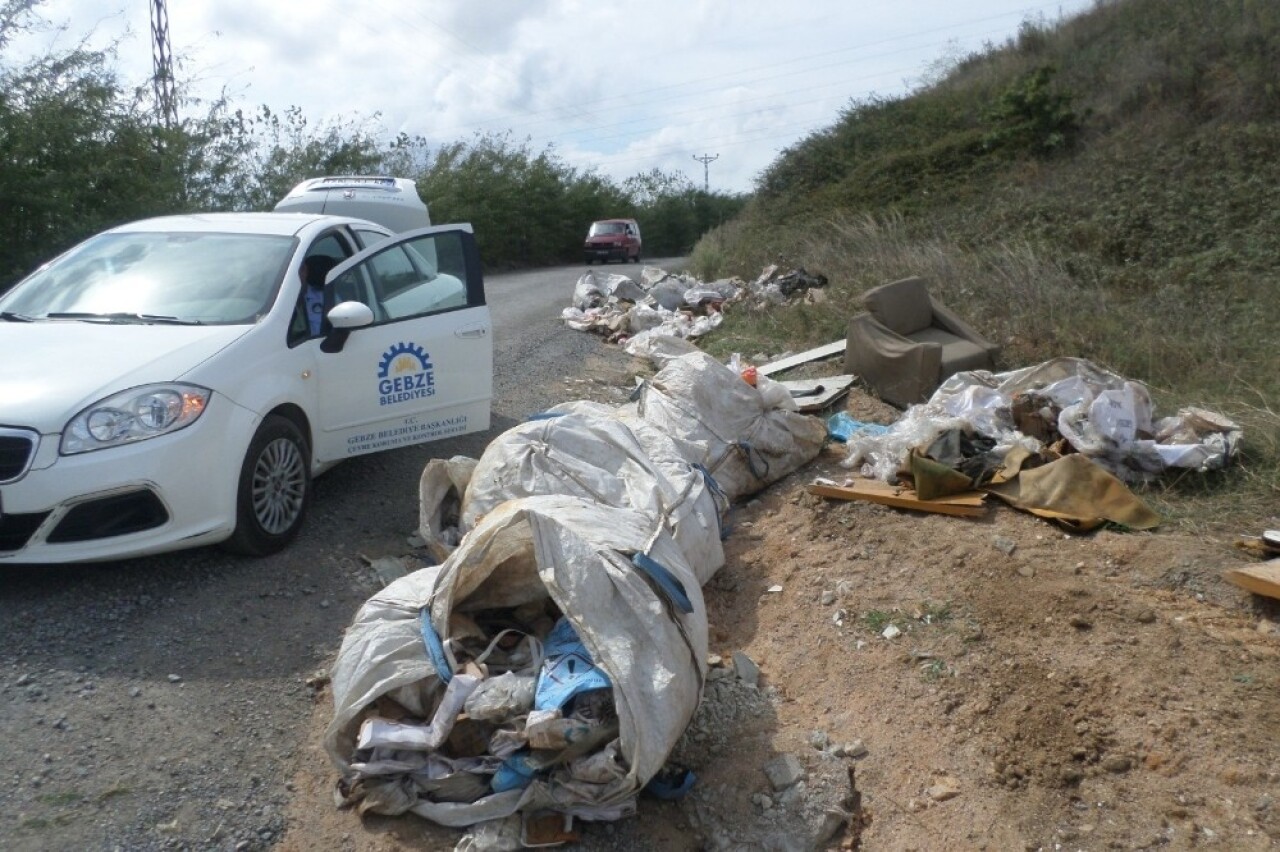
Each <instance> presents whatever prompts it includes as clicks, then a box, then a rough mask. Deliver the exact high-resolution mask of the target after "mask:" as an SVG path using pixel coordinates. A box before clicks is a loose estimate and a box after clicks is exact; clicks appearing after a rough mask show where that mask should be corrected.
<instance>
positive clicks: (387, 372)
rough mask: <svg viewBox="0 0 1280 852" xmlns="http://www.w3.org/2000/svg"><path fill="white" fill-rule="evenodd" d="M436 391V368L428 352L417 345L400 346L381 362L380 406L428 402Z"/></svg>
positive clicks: (384, 356)
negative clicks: (424, 400) (421, 400)
mask: <svg viewBox="0 0 1280 852" xmlns="http://www.w3.org/2000/svg"><path fill="white" fill-rule="evenodd" d="M435 392H436V376H435V368H434V367H433V366H432V365H431V356H430V355H428V354H427V350H425V349H423V348H422V347H421V346H419V345H417V344H416V343H397V344H395V345H394V346H392V347H391V348H390V349H388V350H387V351H386V352H383V353H382V358H381V359H380V360H379V361H378V404H379V405H394V404H396V403H397V402H408V401H409V400H411V399H425V398H427V397H429V396H434V395H435Z"/></svg>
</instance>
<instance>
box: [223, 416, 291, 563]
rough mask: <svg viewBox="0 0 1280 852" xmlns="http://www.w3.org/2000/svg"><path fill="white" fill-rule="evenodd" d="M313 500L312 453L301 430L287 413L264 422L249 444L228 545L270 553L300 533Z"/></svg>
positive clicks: (244, 551) (255, 553)
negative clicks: (232, 531) (286, 416)
mask: <svg viewBox="0 0 1280 852" xmlns="http://www.w3.org/2000/svg"><path fill="white" fill-rule="evenodd" d="M310 502H311V454H310V451H309V449H308V447H307V439H306V438H305V437H303V434H302V431H301V430H300V429H299V428H298V427H297V426H296V425H295V424H294V423H293V421H291V420H289V419H288V418H285V417H280V416H278V415H271V416H269V417H267V418H266V419H265V420H263V421H262V425H261V426H259V427H258V431H257V432H256V433H255V434H254V436H253V441H251V442H250V443H249V450H248V452H246V453H245V456H244V463H243V464H242V465H241V466H240V480H239V485H238V490H237V493H236V529H235V532H234V533H232V534H231V538H230V539H228V540H227V542H226V544H225V546H226V548H227V549H228V550H231V551H234V552H236V553H242V554H245V555H248V556H266V555H268V554H271V553H276V552H277V551H280V550H283V549H284V548H285V547H286V546H287V545H288V544H289V542H291V541H293V540H294V538H296V537H297V535H298V531H299V530H300V529H302V520H303V518H304V517H306V514H307V506H308V505H309V504H310Z"/></svg>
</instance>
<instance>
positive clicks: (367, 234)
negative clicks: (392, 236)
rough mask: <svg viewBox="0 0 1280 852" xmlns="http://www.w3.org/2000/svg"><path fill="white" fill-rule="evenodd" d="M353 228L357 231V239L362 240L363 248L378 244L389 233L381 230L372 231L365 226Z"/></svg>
mask: <svg viewBox="0 0 1280 852" xmlns="http://www.w3.org/2000/svg"><path fill="white" fill-rule="evenodd" d="M353 230H354V231H355V233H356V239H357V240H359V241H360V247H361V248H369V246H373V245H377V244H378V243H380V242H382V241H383V240H385V239H386V238H387V235H386V234H384V233H382V232H381V231H370V230H368V229H365V228H355V229H353Z"/></svg>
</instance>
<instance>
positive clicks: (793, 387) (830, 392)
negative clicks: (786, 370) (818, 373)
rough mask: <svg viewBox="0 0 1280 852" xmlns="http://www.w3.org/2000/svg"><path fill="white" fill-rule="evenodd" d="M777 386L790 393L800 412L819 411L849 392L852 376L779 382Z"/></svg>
mask: <svg viewBox="0 0 1280 852" xmlns="http://www.w3.org/2000/svg"><path fill="white" fill-rule="evenodd" d="M779 384H780V385H782V386H783V387H785V388H786V389H787V390H789V391H791V398H792V399H794V400H795V401H796V407H797V408H799V409H800V410H801V411H819V410H821V409H823V408H826V407H827V406H828V405H830V404H831V403H832V402H834V401H836V400H837V399H839V398H840V397H842V396H844V394H846V393H848V392H849V386H850V385H852V384H853V376H850V375H845V376H827V377H825V378H821V379H796V380H794V381H789V382H779Z"/></svg>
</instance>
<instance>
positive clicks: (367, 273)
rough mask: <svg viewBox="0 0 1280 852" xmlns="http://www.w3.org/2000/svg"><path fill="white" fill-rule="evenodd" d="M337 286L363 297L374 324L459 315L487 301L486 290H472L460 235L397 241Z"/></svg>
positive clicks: (445, 234)
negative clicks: (471, 306) (461, 310)
mask: <svg viewBox="0 0 1280 852" xmlns="http://www.w3.org/2000/svg"><path fill="white" fill-rule="evenodd" d="M334 286H335V288H337V289H339V290H342V289H343V288H347V289H349V290H350V291H352V292H355V291H362V293H363V296H364V298H358V299H357V301H363V302H364V303H365V304H367V305H369V307H370V308H372V309H373V312H374V319H375V322H394V321H396V320H402V319H408V318H411V317H418V316H425V315H428V314H435V313H441V312H444V311H450V310H456V309H459V308H465V307H467V306H468V305H470V304H479V303H480V302H481V301H482V300H483V290H482V288H480V287H471V286H469V282H468V265H467V250H466V246H465V245H464V243H463V238H462V234H461V233H459V232H456V231H452V232H449V231H446V232H444V233H427V234H421V235H418V236H416V237H412V238H410V239H407V240H401V241H398V242H396V243H395V244H394V245H392V246H390V247H388V248H387V249H386V250H384V251H380V252H378V253H376V254H374V255H373V256H372V257H370V258H369V259H368V261H366V262H364V263H361V264H359V265H358V266H356V267H354V268H352V269H351V270H349V271H347V272H345V273H344V274H343V275H341V276H340V277H339V278H338V279H337V280H336V281H335V282H334ZM473 291H474V293H475V294H477V295H476V296H475V297H474V298H473V297H472V295H471V294H472V293H473ZM366 298H367V299H369V300H370V301H366Z"/></svg>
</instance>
